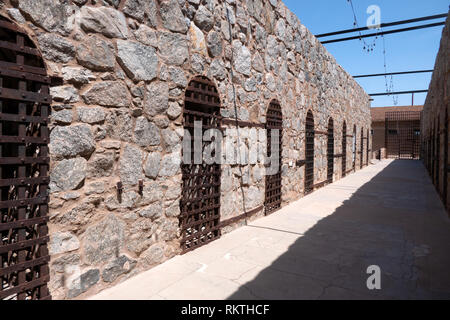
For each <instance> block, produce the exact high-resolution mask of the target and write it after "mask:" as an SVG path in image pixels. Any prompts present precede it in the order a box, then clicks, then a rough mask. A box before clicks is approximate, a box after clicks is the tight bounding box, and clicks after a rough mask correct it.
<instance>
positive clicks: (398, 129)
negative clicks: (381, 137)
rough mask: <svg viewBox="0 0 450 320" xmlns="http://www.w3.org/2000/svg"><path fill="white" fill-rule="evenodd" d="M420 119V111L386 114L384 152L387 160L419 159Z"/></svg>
mask: <svg viewBox="0 0 450 320" xmlns="http://www.w3.org/2000/svg"><path fill="white" fill-rule="evenodd" d="M420 118H421V112H420V111H394V112H386V125H385V127H386V152H387V157H388V158H391V159H418V158H419V156H420Z"/></svg>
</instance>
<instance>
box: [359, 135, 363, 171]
mask: <svg viewBox="0 0 450 320" xmlns="http://www.w3.org/2000/svg"><path fill="white" fill-rule="evenodd" d="M360 148H361V151H360V154H361V156H360V160H359V161H360V162H359V168H360V169H362V168H363V166H364V129H363V128H361V146H360Z"/></svg>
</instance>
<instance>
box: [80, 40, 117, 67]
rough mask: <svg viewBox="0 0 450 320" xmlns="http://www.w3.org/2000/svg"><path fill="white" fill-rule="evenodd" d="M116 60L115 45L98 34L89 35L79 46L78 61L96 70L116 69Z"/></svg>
mask: <svg viewBox="0 0 450 320" xmlns="http://www.w3.org/2000/svg"><path fill="white" fill-rule="evenodd" d="M115 60H116V58H115V50H114V47H113V45H112V44H111V43H110V42H108V41H107V40H104V39H102V38H101V37H99V36H97V35H90V36H88V37H87V38H86V39H85V40H84V41H83V42H82V43H80V45H79V46H78V48H77V61H78V62H79V63H80V64H81V65H82V66H84V67H86V68H89V69H92V70H95V71H108V70H114V66H115Z"/></svg>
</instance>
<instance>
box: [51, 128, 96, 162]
mask: <svg viewBox="0 0 450 320" xmlns="http://www.w3.org/2000/svg"><path fill="white" fill-rule="evenodd" d="M49 147H50V153H51V154H52V155H53V156H55V157H76V156H82V157H89V156H90V155H91V154H92V152H93V151H94V149H95V143H94V136H93V134H92V132H91V129H90V127H89V126H88V125H85V124H79V125H74V126H69V127H56V128H54V129H53V130H52V132H51V133H50V144H49Z"/></svg>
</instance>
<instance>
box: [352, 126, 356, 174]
mask: <svg viewBox="0 0 450 320" xmlns="http://www.w3.org/2000/svg"><path fill="white" fill-rule="evenodd" d="M352 163H353V164H352V169H353V171H355V170H356V125H355V126H354V127H353V141H352Z"/></svg>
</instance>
